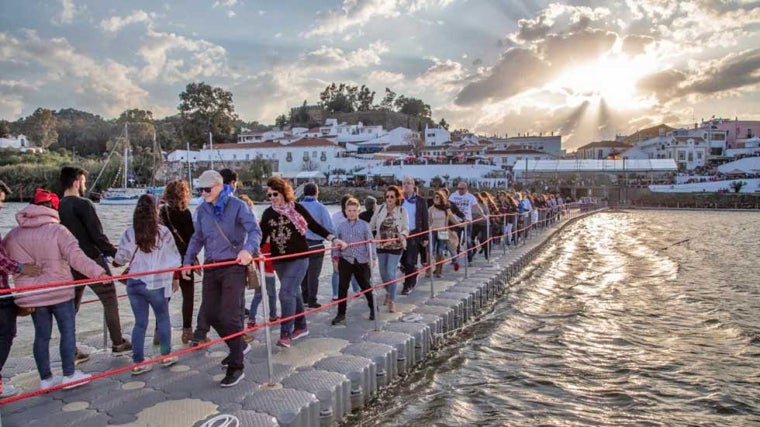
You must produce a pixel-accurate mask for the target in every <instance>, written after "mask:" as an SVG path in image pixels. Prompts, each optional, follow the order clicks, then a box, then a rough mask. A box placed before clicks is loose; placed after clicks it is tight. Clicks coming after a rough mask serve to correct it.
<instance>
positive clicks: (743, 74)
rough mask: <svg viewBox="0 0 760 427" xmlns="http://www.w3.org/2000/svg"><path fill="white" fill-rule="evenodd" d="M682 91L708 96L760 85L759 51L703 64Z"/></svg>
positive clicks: (749, 51)
mask: <svg viewBox="0 0 760 427" xmlns="http://www.w3.org/2000/svg"><path fill="white" fill-rule="evenodd" d="M701 70H702V72H701V73H700V74H699V75H697V76H696V77H695V78H694V79H693V81H690V82H689V84H687V85H686V86H685V87H684V88H683V91H684V92H687V93H698V94H701V95H709V94H714V93H718V92H724V91H729V90H733V89H739V88H743V87H748V86H754V85H757V84H758V83H760V49H753V50H747V51H744V52H740V53H737V54H732V55H728V56H727V57H725V58H722V59H717V60H713V61H710V62H708V63H707V64H704V65H703V66H702V67H701Z"/></svg>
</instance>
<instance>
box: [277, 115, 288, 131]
mask: <svg viewBox="0 0 760 427" xmlns="http://www.w3.org/2000/svg"><path fill="white" fill-rule="evenodd" d="M288 123H290V121H289V120H288V116H286V115H285V114H280V115H279V116H277V118H276V119H274V125H275V126H277V127H278V128H280V129H282V128H284V127H285V126H287V125H288Z"/></svg>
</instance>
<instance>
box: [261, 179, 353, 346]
mask: <svg viewBox="0 0 760 427" xmlns="http://www.w3.org/2000/svg"><path fill="white" fill-rule="evenodd" d="M267 187H268V190H267V197H269V201H270V202H271V203H272V204H271V206H270V207H268V208H267V209H266V210H265V211H264V213H263V214H262V215H261V231H262V233H263V234H264V236H266V237H265V239H269V243H270V245H271V248H272V257H279V256H283V255H295V256H294V257H289V258H286V259H279V260H275V261H274V269H275V271H276V272H277V277H278V278H279V279H280V312H281V313H282V318H283V319H288V320H285V321H284V322H282V323H281V324H280V339H279V340H278V341H277V345H278V346H280V347H285V348H288V347H290V345H291V343H292V341H293V340H295V339H298V338H302V337H305V336H306V335H308V334H309V331H308V329H307V328H306V317H305V316H303V312H304V303H303V295H302V294H301V282H302V281H303V278H304V276H306V270H307V268H308V267H309V255H308V254H307V252H308V249H309V246H308V243H307V241H306V230H307V229H308V230H311V231H313V232H315V233H316V234H317V235H318V236H321V237H322V238H324V239H325V240H327V241H329V242H332V244H333V245H338V246H340V245H345V243H343V242H341V241H340V240H339V239H336V238H335V236H334V235H333V234H331V233H330V231H328V230H327V229H326V228H324V227H323V226H322V225H321V224H319V223H318V222H317V221H316V220H314V218H313V217H312V216H311V214H309V211H308V210H306V208H304V207H303V206H302V205H301V204H300V203H296V202H295V194H294V192H293V187H292V186H291V185H290V183H288V182H287V181H285V180H284V179H282V178H280V177H279V176H274V177H272V178H269V181H267ZM293 316H297V317H296V318H295V319H293Z"/></svg>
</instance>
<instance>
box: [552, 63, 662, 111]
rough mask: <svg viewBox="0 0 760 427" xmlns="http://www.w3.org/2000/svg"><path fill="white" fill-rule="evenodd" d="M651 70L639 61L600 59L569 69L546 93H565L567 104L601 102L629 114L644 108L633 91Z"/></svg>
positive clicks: (647, 65) (640, 97)
mask: <svg viewBox="0 0 760 427" xmlns="http://www.w3.org/2000/svg"><path fill="white" fill-rule="evenodd" d="M653 69H654V67H653V64H651V63H650V62H649V61H647V60H646V59H645V58H642V57H640V56H639V57H636V58H635V59H634V58H630V57H627V56H623V55H609V56H603V57H601V58H599V59H598V60H596V61H594V62H588V63H585V64H583V65H580V66H578V67H575V68H571V69H568V70H567V71H565V72H564V73H562V74H561V75H560V76H559V78H557V79H556V80H554V81H553V82H551V83H550V84H549V85H548V86H549V89H552V90H558V91H561V92H564V93H565V94H566V95H567V96H568V104H579V103H581V102H584V101H589V100H591V101H601V100H602V99H603V100H604V101H605V102H606V103H607V105H609V106H610V107H612V108H615V109H618V110H630V109H636V108H641V107H644V106H645V104H646V103H647V100H646V99H645V98H644V97H643V96H640V94H639V93H637V90H636V82H637V81H638V80H639V79H640V78H642V77H644V76H645V75H647V74H649V73H651V72H652V71H653Z"/></svg>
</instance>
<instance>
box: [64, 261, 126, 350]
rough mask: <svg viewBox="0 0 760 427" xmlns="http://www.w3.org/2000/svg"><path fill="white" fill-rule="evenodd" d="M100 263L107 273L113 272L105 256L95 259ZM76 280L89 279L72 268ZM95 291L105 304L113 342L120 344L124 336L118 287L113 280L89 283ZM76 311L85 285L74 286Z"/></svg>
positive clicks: (104, 307)
mask: <svg viewBox="0 0 760 427" xmlns="http://www.w3.org/2000/svg"><path fill="white" fill-rule="evenodd" d="M93 261H95V262H96V263H98V265H100V266H101V267H103V268H104V269H105V270H106V273H108V274H111V269H110V268H109V267H108V264H107V263H106V262H105V261H104V260H103V257H99V258H96V259H94V260H93ZM71 274H72V276H74V280H81V279H87V278H88V277H87V276H84V275H83V274H81V273H80V272H78V271H76V270H73V269H72V270H71ZM87 286H89V287H90V289H92V291H93V292H95V295H97V296H98V299H100V303H101V304H103V312H104V313H105V316H106V326H107V327H108V334H109V335H110V336H111V342H112V343H113V344H114V345H119V344H121V343H122V342H124V337H123V336H122V334H121V321H120V320H119V300H118V299H117V298H116V288H115V287H114V284H113V282H102V283H93V284H91V285H87ZM74 289H75V290H74V299H75V300H76V303H75V312H76V313H78V312H79V305H80V304H81V303H82V295H84V286H77V287H76V288H74Z"/></svg>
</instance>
